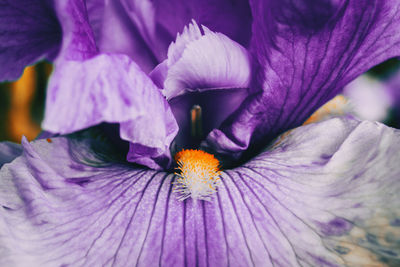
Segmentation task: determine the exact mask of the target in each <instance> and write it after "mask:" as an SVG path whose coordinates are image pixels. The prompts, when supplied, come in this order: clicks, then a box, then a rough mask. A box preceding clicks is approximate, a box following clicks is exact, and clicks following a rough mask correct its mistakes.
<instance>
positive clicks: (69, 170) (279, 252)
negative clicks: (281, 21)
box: [0, 119, 400, 266]
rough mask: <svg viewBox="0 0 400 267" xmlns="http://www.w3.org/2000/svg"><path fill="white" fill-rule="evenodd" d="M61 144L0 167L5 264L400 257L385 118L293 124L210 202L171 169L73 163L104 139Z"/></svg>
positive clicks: (294, 262) (28, 150)
mask: <svg viewBox="0 0 400 267" xmlns="http://www.w3.org/2000/svg"><path fill="white" fill-rule="evenodd" d="M52 140H53V141H52V143H48V142H46V141H45V140H39V141H35V142H33V143H28V142H27V141H26V140H23V142H22V143H23V146H24V154H23V156H22V157H19V158H18V159H16V160H14V161H13V162H12V163H11V164H7V165H5V166H4V167H3V169H2V170H1V173H0V204H1V205H2V208H1V209H0V229H1V233H2V234H1V235H0V256H1V257H0V264H1V265H6V266H9V265H24V264H25V265H41V266H54V265H56V266H60V265H68V264H70V265H85V266H87V265H90V266H93V265H96V266H97V265H112V264H114V265H117V266H121V265H127V264H135V263H137V264H138V265H142V266H152V265H160V264H161V265H166V266H185V265H186V266H194V265H199V266H225V265H238V266H252V265H256V266H266V265H267V266H268V265H275V266H344V265H346V266H362V265H366V264H373V263H382V262H383V263H391V265H395V263H396V259H397V257H398V255H399V253H400V251H399V248H398V242H399V239H400V228H399V225H400V223H399V222H400V217H399V216H400V214H399V212H400V206H399V204H398V203H400V199H399V194H398V191H399V189H400V188H399V187H400V183H399V181H398V177H399V175H400V169H399V168H398V161H399V154H398V150H399V149H400V147H399V144H400V132H399V131H397V130H394V129H391V128H388V127H386V126H383V125H381V124H378V123H371V122H358V121H355V120H348V119H333V120H328V121H325V122H322V123H317V124H312V125H309V126H304V127H301V128H298V129H295V130H293V131H292V132H291V133H289V134H288V135H286V137H282V138H281V139H280V140H279V141H278V142H277V143H276V144H275V145H274V146H273V147H270V148H269V149H267V150H266V151H265V152H263V153H262V154H260V155H259V156H258V157H256V158H255V159H253V160H251V161H250V162H248V163H247V164H245V165H243V166H241V167H238V168H236V169H233V170H227V171H225V172H224V173H223V174H222V179H221V184H220V186H219V189H218V190H219V192H218V193H217V194H216V195H215V196H214V199H213V201H212V202H203V201H198V202H193V201H192V200H187V201H184V202H180V201H178V200H177V196H176V195H175V193H173V191H172V187H173V184H172V182H173V180H174V176H173V175H172V174H167V173H163V172H156V171H152V170H145V169H141V168H137V167H132V166H126V165H120V164H116V163H113V164H110V163H109V164H108V165H103V166H98V167H96V166H95V165H88V164H85V163H84V162H85V161H83V160H81V157H79V156H76V154H80V153H81V154H84V155H86V156H87V157H90V156H94V154H93V153H94V152H93V151H92V150H91V149H90V148H89V147H88V143H89V142H95V143H94V144H96V143H97V145H99V146H100V145H104V140H95V139H80V140H79V141H78V142H77V143H76V142H74V140H76V139H74V138H64V137H61V138H53V139H52ZM73 151H75V152H74V153H72V152H73ZM73 155H75V156H73ZM89 162H94V161H93V160H90V161H89ZM100 163H101V162H100V161H99V162H98V164H99V165H102V164H100ZM103 163H104V164H106V163H107V162H103Z"/></svg>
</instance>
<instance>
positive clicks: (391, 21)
mask: <svg viewBox="0 0 400 267" xmlns="http://www.w3.org/2000/svg"><path fill="white" fill-rule="evenodd" d="M252 10H253V17H254V23H253V38H252V44H251V51H252V53H253V56H254V58H255V59H257V61H258V66H259V67H258V68H257V69H258V72H257V73H256V77H257V79H256V80H255V81H254V85H255V87H256V88H260V89H262V90H260V92H259V93H258V94H256V95H253V96H251V97H249V98H248V99H247V100H246V102H245V103H244V104H243V105H242V107H241V109H240V110H239V111H238V112H237V113H236V114H234V115H233V116H232V117H231V120H230V121H228V122H227V123H226V124H225V127H224V128H221V129H220V130H216V131H214V132H213V133H211V135H210V136H209V138H208V145H209V146H211V147H214V149H215V150H216V151H218V152H220V153H226V154H229V153H232V152H236V154H237V155H236V156H238V155H240V152H242V151H243V150H246V149H247V148H248V147H249V145H250V146H252V147H253V148H254V147H255V146H257V144H259V143H267V142H268V141H270V140H271V138H274V137H275V136H276V135H277V134H278V133H281V132H283V131H285V130H287V129H290V128H293V127H296V126H298V125H300V124H301V123H302V122H304V120H305V119H307V118H308V117H309V116H310V115H311V114H312V112H313V111H315V110H316V109H317V108H318V107H319V106H321V105H322V104H324V103H325V102H326V101H328V100H329V99H330V98H332V97H333V96H334V95H336V94H337V93H338V92H339V91H340V90H341V89H342V88H343V87H344V86H345V85H346V84H347V83H349V82H350V81H351V80H353V79H354V78H355V77H357V76H358V75H360V74H361V73H363V72H365V71H366V70H368V69H369V68H371V67H372V66H374V65H376V64H378V63H380V62H382V61H384V60H386V59H388V58H391V57H395V56H398V55H400V31H399V30H398V28H399V26H400V4H399V2H398V1H397V0H389V1H372V2H371V1H355V0H350V1H329V0H326V1H314V0H302V1H289V0H287V1H283V2H282V1H280V2H278V1H267V2H265V1H253V3H252Z"/></svg>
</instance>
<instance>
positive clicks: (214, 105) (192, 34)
mask: <svg viewBox="0 0 400 267" xmlns="http://www.w3.org/2000/svg"><path fill="white" fill-rule="evenodd" d="M250 76H251V67H250V59H249V56H248V54H247V51H246V49H245V48H244V47H242V46H241V45H240V44H238V43H236V42H234V41H232V40H231V39H229V38H228V37H226V36H225V35H223V34H221V33H214V32H212V31H210V30H209V29H208V28H206V27H205V26H200V27H199V26H198V25H197V23H196V22H195V21H194V20H193V21H192V23H191V24H189V25H188V26H186V27H185V28H184V30H183V32H182V33H181V34H178V36H177V38H176V41H175V42H174V43H172V44H171V45H170V46H169V49H168V58H167V59H166V60H165V61H164V62H162V63H161V64H159V65H158V66H157V67H156V68H155V69H154V70H153V71H152V72H151V73H150V77H151V78H152V79H153V81H154V82H155V83H156V84H157V85H158V86H159V87H160V88H163V94H164V95H165V96H166V98H167V99H168V100H169V103H170V105H171V108H172V111H173V113H174V116H175V118H176V119H177V121H178V124H179V129H180V131H179V134H178V136H177V139H175V144H176V147H177V148H178V149H181V148H187V147H188V146H189V147H190V146H197V145H198V140H191V139H193V138H191V133H190V131H191V127H190V125H191V124H190V110H191V109H192V107H193V105H200V106H201V108H202V121H203V122H202V131H203V134H205V135H206V134H208V133H209V132H210V131H211V130H212V129H214V128H217V127H219V126H220V124H221V122H222V121H224V120H225V119H226V118H227V117H228V116H229V115H230V114H232V112H233V111H235V110H236V109H237V108H238V107H239V106H240V104H241V102H242V101H243V99H245V98H246V97H247V96H248V90H247V87H248V86H249V82H250Z"/></svg>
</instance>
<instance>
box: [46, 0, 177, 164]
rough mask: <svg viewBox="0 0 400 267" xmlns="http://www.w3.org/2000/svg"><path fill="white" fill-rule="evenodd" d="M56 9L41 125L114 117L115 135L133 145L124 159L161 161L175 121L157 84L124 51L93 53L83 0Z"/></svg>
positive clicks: (68, 125)
mask: <svg viewBox="0 0 400 267" xmlns="http://www.w3.org/2000/svg"><path fill="white" fill-rule="evenodd" d="M57 12H58V15H59V17H60V20H61V21H62V22H63V24H62V26H63V32H64V39H63V46H62V50H61V53H60V56H59V57H58V58H57V60H56V64H55V71H54V73H53V75H52V77H51V79H50V82H49V86H48V89H47V100H46V113H45V119H44V122H43V128H44V129H46V130H48V131H50V132H53V133H61V134H65V133H71V132H75V131H78V130H81V129H85V128H88V127H90V126H93V125H96V124H99V123H101V122H109V123H120V135H121V138H122V139H124V140H126V141H129V142H130V143H131V148H132V147H134V148H136V149H130V151H129V154H128V157H127V158H128V160H130V161H134V162H137V163H140V164H144V165H146V166H148V167H150V168H160V165H159V164H160V162H163V165H162V167H167V166H168V164H169V163H170V152H169V145H170V143H171V141H172V140H173V138H174V137H175V135H176V133H177V132H178V126H177V123H176V121H175V119H174V117H173V114H172V112H171V110H170V108H169V106H168V103H167V102H166V100H165V98H164V97H163V96H162V94H161V92H160V91H159V89H158V88H157V86H156V85H154V83H153V82H152V81H151V79H150V78H149V77H148V76H147V75H146V74H145V73H144V72H143V71H142V70H141V69H140V68H139V66H138V65H137V64H136V63H135V62H133V61H132V60H131V59H130V58H129V57H128V56H127V55H122V54H99V52H98V49H97V46H96V42H95V38H94V34H93V31H92V28H91V27H90V24H89V22H88V17H87V13H86V9H85V5H84V3H83V2H81V1H69V2H59V3H58V4H57ZM148 121H152V123H151V124H147V122H148ZM144 122H146V123H144ZM138 147H141V149H139V148H138ZM159 158H162V159H159Z"/></svg>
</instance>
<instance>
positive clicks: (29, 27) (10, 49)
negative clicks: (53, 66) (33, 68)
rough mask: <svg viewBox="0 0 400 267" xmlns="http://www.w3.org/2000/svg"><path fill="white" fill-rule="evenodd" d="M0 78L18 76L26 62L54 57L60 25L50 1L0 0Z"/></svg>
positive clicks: (59, 37)
mask: <svg viewBox="0 0 400 267" xmlns="http://www.w3.org/2000/svg"><path fill="white" fill-rule="evenodd" d="M0 32H1V34H0V62H1V64H0V81H4V80H15V79H17V78H18V77H19V76H20V75H21V74H22V71H23V70H24V68H25V66H26V65H29V64H33V63H35V62H36V61H39V60H42V59H53V58H54V57H55V56H56V55H57V52H58V50H59V46H60V43H61V28H60V24H59V22H58V21H57V17H56V15H55V14H54V10H53V7H52V4H51V3H50V1H46V0H43V1H37V2H32V1H27V0H2V1H0Z"/></svg>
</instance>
